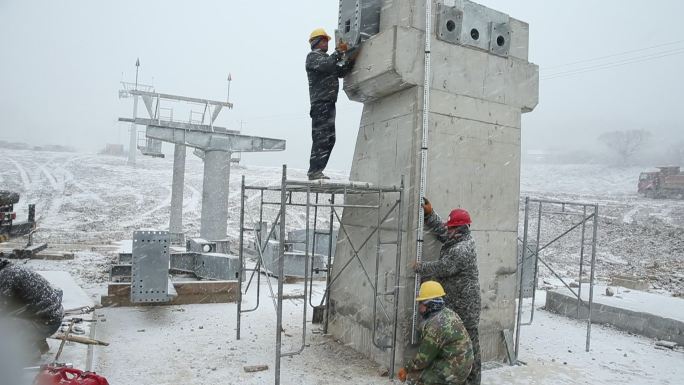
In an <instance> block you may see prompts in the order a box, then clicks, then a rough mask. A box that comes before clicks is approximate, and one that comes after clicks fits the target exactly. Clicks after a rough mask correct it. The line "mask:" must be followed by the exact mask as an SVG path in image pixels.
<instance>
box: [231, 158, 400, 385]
mask: <svg viewBox="0 0 684 385" xmlns="http://www.w3.org/2000/svg"><path fill="white" fill-rule="evenodd" d="M250 190H251V191H258V195H259V221H258V222H257V224H258V225H257V226H255V227H246V226H245V199H246V198H247V195H246V192H247V191H250ZM268 191H271V192H274V193H276V192H277V193H279V195H280V199H279V200H278V201H267V200H264V192H268ZM362 194H363V195H365V196H373V195H375V194H377V204H363V205H361V204H350V203H348V200H347V198H348V197H350V196H353V195H362ZM321 196H324V197H328V201H327V202H321V199H320V198H321ZM340 196H341V198H342V199H341V200H340ZM394 196H396V199H395V200H394V203H393V204H390V205H389V210H388V211H387V213H385V215H381V208H383V205H382V203H383V202H387V197H390V198H391V197H394ZM336 197H337V198H336ZM403 197H404V180H403V177H402V180H401V183H400V184H399V185H398V186H373V185H371V184H369V183H354V182H352V183H335V182H320V181H301V180H289V179H287V167H286V166H283V170H282V180H281V184H280V185H279V186H270V187H266V186H249V185H246V184H245V177H244V176H243V177H242V185H241V198H240V240H239V252H238V256H239V261H240V262H239V263H240V266H241V267H242V268H241V269H240V273H239V277H238V287H239V291H238V302H237V309H238V310H237V329H236V338H237V339H238V340H239V339H240V331H241V330H240V329H241V317H242V314H243V313H248V312H253V311H255V310H256V309H257V308H258V307H259V296H260V286H261V285H260V283H261V282H260V280H261V272H262V269H263V268H264V267H265V264H264V252H265V250H266V247H267V242H268V240H269V239H272V237H273V234H274V233H275V230H276V228H278V232H279V234H278V242H279V244H278V254H277V261H276V262H277V271H276V272H274V273H275V276H276V277H277V279H278V287H277V291H276V292H274V291H273V287H272V286H271V282H270V280H269V279H267V280H266V281H267V282H268V287H269V290H270V294H271V297H272V298H273V299H274V307H275V309H276V346H275V347H276V349H275V384H276V385H279V384H280V366H281V365H280V361H281V358H282V357H289V356H294V355H298V354H300V353H301V352H302V351H303V350H304V348H305V346H306V316H307V308H308V307H309V306H312V307H313V308H314V309H316V308H318V309H321V310H322V311H324V317H323V333H327V331H328V315H329V310H330V306H329V300H330V289H331V287H332V286H333V284H334V283H335V281H336V280H337V278H338V277H339V276H340V274H341V273H342V272H343V271H344V270H345V269H346V268H347V267H348V266H349V265H350V264H351V263H352V262H353V261H354V260H357V261H358V262H359V264H360V265H361V268H362V270H363V272H364V274H365V276H366V279H367V280H368V282H369V286H370V287H371V288H372V290H373V293H374V301H373V344H374V345H375V346H377V347H379V348H382V349H391V356H392V357H391V362H390V376H392V375H393V374H394V361H395V355H396V340H397V338H396V337H397V325H398V314H399V313H398V312H399V284H400V282H399V278H400V274H399V271H400V268H401V242H402V216H401V210H402V200H403ZM312 198H313V199H312ZM390 202H391V201H390ZM264 206H276V207H278V211H277V214H276V215H275V218H274V219H273V222H272V224H271V227H270V230H268V228H267V229H266V230H267V233H268V234H267V235H266V237H265V238H264V234H262V232H263V231H264V229H263V228H262V223H263V220H264ZM288 207H300V208H304V209H305V218H306V229H305V251H304V279H303V289H304V290H303V292H304V294H303V295H301V296H298V297H297V299H302V300H303V303H304V306H303V309H302V342H301V346H300V347H299V348H298V349H297V350H295V351H291V352H282V333H283V326H282V324H283V283H284V280H285V275H284V265H285V258H284V256H285V252H286V242H285V231H286V221H287V209H288ZM312 209H313V210H312ZM327 209H329V211H330V212H329V217H328V219H329V223H328V229H327V231H325V232H321V231H317V221H318V215H319V211H323V210H327ZM339 209H343V210H366V211H368V210H374V211H376V213H377V227H374V229H373V230H372V231H370V233H369V234H368V235H367V238H366V239H365V240H364V241H363V242H362V243H361V245H360V246H359V247H358V248H357V247H354V245H353V244H352V248H353V250H354V252H353V254H354V255H353V256H352V257H351V258H350V259H349V260H348V261H346V262H345V263H344V265H342V267H341V268H340V269H339V271H334V272H333V270H332V259H333V256H332V250H333V247H332V246H333V244H332V242H333V236H332V234H333V231H334V225H335V223H337V224H338V226H339V232H340V234H344V236H345V237H347V240H348V241H349V242H351V241H352V240H351V239H350V238H349V234H348V233H347V230H346V228H345V225H344V223H342V215H341V213H340V212H339ZM311 211H313V226H311V222H312V218H311V215H310V214H311ZM392 213H396V214H397V215H396V219H397V220H396V229H395V228H394V227H392V230H391V231H396V239H395V240H394V241H391V242H386V241H385V242H381V241H380V231H381V229H380V227H381V226H382V225H383V224H385V223H386V221H387V220H388V219H389V218H390V216H391V214H392ZM385 231H387V230H385ZM248 232H251V233H253V234H254V245H255V249H256V258H257V260H256V266H255V267H254V268H249V269H248V268H246V266H245V257H244V254H245V234H246V233H248ZM376 233H377V240H378V245H377V247H376V255H375V271H374V279H371V275H370V274H369V273H368V270H367V269H366V268H365V266H364V264H363V262H362V261H361V258H360V257H359V251H360V250H361V249H363V247H364V246H365V245H366V244H367V243H368V242H369V241H370V239H371V238H372V236H373V235H374V234H376ZM312 234H313V238H311V235H312ZM320 234H327V235H328V248H327V249H328V255H327V264H326V266H325V267H324V268H317V267H315V266H314V263H313V258H314V254H315V250H316V245H315V242H316V235H320ZM310 240H311V241H312V244H311V247H310V246H309V241H310ZM383 244H394V245H396V255H395V266H394V268H395V269H396V275H395V282H394V289H393V290H391V291H388V292H384V293H378V276H379V265H380V249H381V246H382V245H383ZM309 250H311V253H310V252H309ZM318 272H324V273H325V291H324V294H323V297H322V299H321V303H320V304H319V305H314V303H313V298H312V287H313V280H314V277H313V275H314V273H318ZM248 273H249V274H250V277H249V279H248V280H247V282H246V287H245V289H244V292H243V280H244V279H245V278H246V274H248ZM266 273H267V274H268V273H269V272H268V271H266ZM272 273H273V272H272ZM255 275H256V276H257V284H256V287H257V288H256V298H257V299H256V304H255V305H254V306H253V307H252V308H249V309H243V308H242V297H243V295H244V294H246V293H247V291H248V290H249V287H250V285H251V282H252V279H253V278H254V276H255ZM378 296H386V297H393V303H394V309H393V310H394V314H393V316H392V317H390V315H389V314H387V311H386V309H385V307H384V306H383V305H382V304H381V303H380V304H379V303H378ZM288 298H291V297H288ZM378 305H379V306H380V307H381V308H382V311H383V312H384V314H385V316H386V317H387V319H388V320H389V321H391V325H392V336H391V340H392V343H391V344H385V345H380V344H379V343H377V341H376V340H375V329H376V328H375V326H376V323H377V310H378Z"/></svg>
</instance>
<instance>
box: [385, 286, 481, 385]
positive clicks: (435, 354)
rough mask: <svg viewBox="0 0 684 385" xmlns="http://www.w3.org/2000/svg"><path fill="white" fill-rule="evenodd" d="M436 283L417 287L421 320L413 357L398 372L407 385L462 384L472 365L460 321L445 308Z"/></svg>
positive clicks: (451, 311) (443, 294)
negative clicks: (417, 344) (415, 351)
mask: <svg viewBox="0 0 684 385" xmlns="http://www.w3.org/2000/svg"><path fill="white" fill-rule="evenodd" d="M445 295H446V293H445V292H444V288H442V285H440V284H439V282H435V281H426V282H423V284H422V285H420V291H419V293H418V298H416V301H418V302H419V305H418V311H419V312H420V314H421V316H422V318H423V320H422V322H421V323H420V337H421V341H420V346H419V348H418V353H416V357H415V358H414V359H413V360H411V361H409V362H408V364H406V367H405V368H401V369H400V370H399V379H400V380H401V381H407V380H408V381H409V383H410V384H425V385H427V384H454V385H456V384H464V383H465V381H466V379H467V378H468V374H470V369H471V367H472V365H473V345H472V343H471V341H470V336H468V332H467V331H466V329H465V327H464V326H463V322H462V321H461V318H460V317H459V316H458V314H456V313H455V312H454V311H453V310H451V309H449V308H445V307H444V298H443V297H444V296H445Z"/></svg>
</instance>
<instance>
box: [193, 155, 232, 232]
mask: <svg viewBox="0 0 684 385" xmlns="http://www.w3.org/2000/svg"><path fill="white" fill-rule="evenodd" d="M229 179H230V152H227V151H216V150H211V151H206V152H205V155H204V182H203V184H202V220H201V223H200V237H201V238H204V239H206V240H209V241H217V240H222V239H225V238H226V232H227V230H228V182H229Z"/></svg>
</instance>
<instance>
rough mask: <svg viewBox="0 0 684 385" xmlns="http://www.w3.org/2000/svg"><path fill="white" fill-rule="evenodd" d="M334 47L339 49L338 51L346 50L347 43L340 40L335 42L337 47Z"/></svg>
mask: <svg viewBox="0 0 684 385" xmlns="http://www.w3.org/2000/svg"><path fill="white" fill-rule="evenodd" d="M335 49H336V50H337V51H340V52H347V50H348V49H349V46H348V45H347V43H345V42H343V41H342V40H340V41H338V42H337V47H335Z"/></svg>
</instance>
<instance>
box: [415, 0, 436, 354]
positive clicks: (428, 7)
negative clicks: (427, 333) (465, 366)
mask: <svg viewBox="0 0 684 385" xmlns="http://www.w3.org/2000/svg"><path fill="white" fill-rule="evenodd" d="M431 35H432V1H426V2H425V79H424V80H423V138H422V140H421V142H420V143H421V145H420V188H419V189H418V229H417V234H416V263H420V262H421V260H422V259H423V222H424V220H425V218H424V214H423V207H422V204H423V197H425V185H426V183H427V182H426V179H427V150H428V129H429V123H430V37H431ZM420 281H421V279H420V274H418V273H416V280H415V287H414V294H415V296H414V298H416V297H418V291H419V290H420ZM417 323H418V304H417V303H416V301H413V321H412V324H411V343H412V344H415V343H416V325H417Z"/></svg>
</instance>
